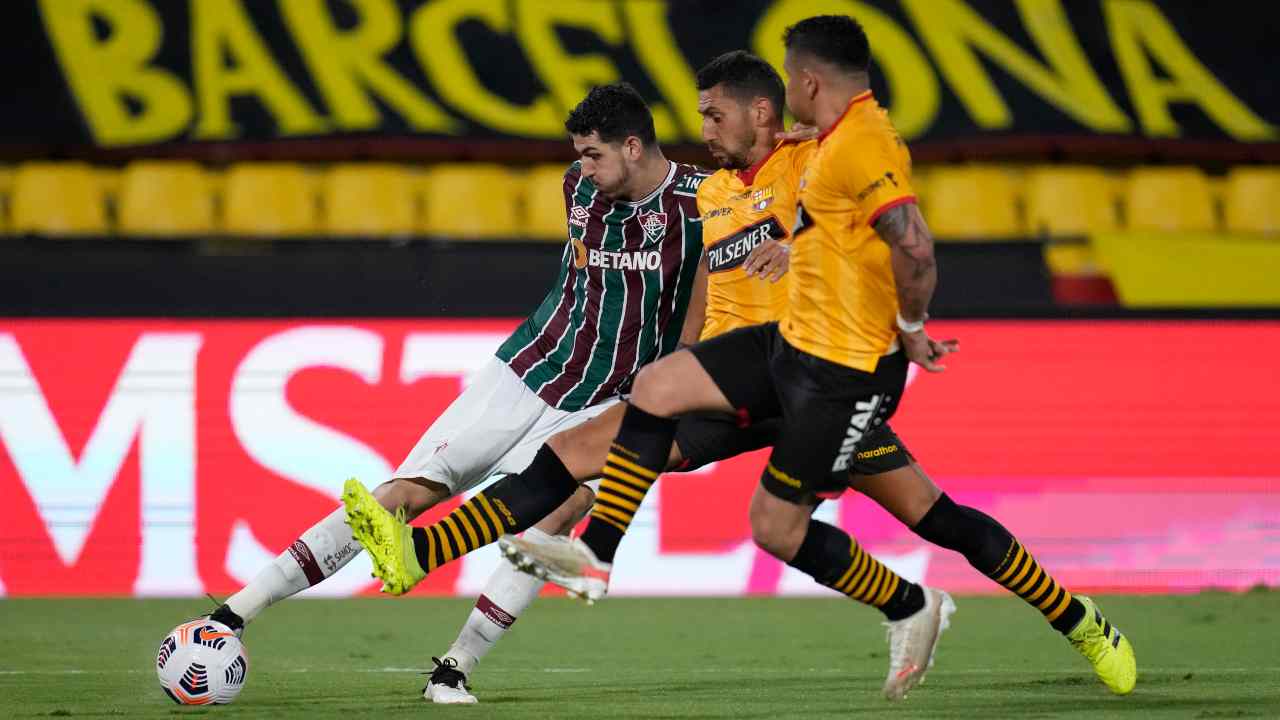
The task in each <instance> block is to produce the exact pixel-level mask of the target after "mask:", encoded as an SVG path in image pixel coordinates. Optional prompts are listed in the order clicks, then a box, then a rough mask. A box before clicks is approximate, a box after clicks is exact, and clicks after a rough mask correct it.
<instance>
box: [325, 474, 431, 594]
mask: <svg viewBox="0 0 1280 720" xmlns="http://www.w3.org/2000/svg"><path fill="white" fill-rule="evenodd" d="M342 505H343V507H344V508H345V509H346V512H347V525H350V526H351V534H352V535H353V536H354V537H355V539H356V542H358V543H360V544H361V545H363V546H364V549H365V550H366V551H368V553H369V558H370V559H371V560H373V574H374V576H375V577H377V578H379V579H380V580H382V592H384V593H388V594H391V595H403V594H405V593H407V592H409V590H410V589H412V588H413V586H414V585H417V584H418V583H419V582H421V581H422V579H423V578H425V577H426V576H427V573H426V572H425V571H424V570H423V569H422V567H421V566H420V565H419V564H418V556H417V554H416V553H415V552H414V550H413V529H412V528H410V527H409V524H408V523H406V522H405V521H404V509H403V508H401V509H400V510H398V511H397V512H396V514H395V515H392V514H391V513H389V512H387V509H386V508H384V507H382V504H381V503H379V502H378V500H377V498H375V497H374V496H373V495H372V494H370V493H369V491H368V490H366V489H365V487H364V485H361V484H360V481H359V480H356V479H355V478H351V479H350V480H347V482H346V484H344V485H343V486H342Z"/></svg>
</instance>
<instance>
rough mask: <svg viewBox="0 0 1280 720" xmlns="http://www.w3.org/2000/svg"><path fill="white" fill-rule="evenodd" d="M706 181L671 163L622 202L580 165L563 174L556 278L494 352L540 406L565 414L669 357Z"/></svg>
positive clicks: (698, 238) (697, 240) (695, 256)
mask: <svg viewBox="0 0 1280 720" xmlns="http://www.w3.org/2000/svg"><path fill="white" fill-rule="evenodd" d="M706 176H707V173H706V172H705V171H703V170H702V169H700V168H697V167H694V166H692V165H680V164H676V163H671V168H670V171H669V172H668V174H667V178H666V180H664V181H663V183H662V184H661V185H660V186H659V187H658V188H657V189H655V190H654V191H653V192H652V193H650V194H649V196H648V197H645V198H641V199H639V200H637V201H635V202H625V201H610V200H608V199H606V198H605V197H604V196H603V195H601V194H600V193H599V192H597V190H596V188H595V185H593V184H592V182H591V181H590V180H588V179H587V178H585V177H583V175H582V170H581V167H580V166H579V164H578V163H576V162H575V163H574V164H573V165H571V166H570V167H569V169H568V171H567V172H565V175H564V202H565V210H566V212H567V223H568V225H567V226H568V235H569V236H568V238H567V242H566V243H565V247H564V254H563V256H562V264H561V267H560V273H559V275H558V276H557V277H556V281H555V284H554V285H553V286H552V287H551V291H550V292H548V293H547V296H546V298H545V299H543V301H542V304H541V305H539V306H538V309H537V310H535V311H534V313H533V314H532V315H530V316H529V317H528V318H527V319H526V320H525V321H524V322H523V323H521V325H520V327H518V328H517V329H516V331H515V332H514V333H513V334H512V335H511V337H509V338H507V340H506V342H504V343H503V344H502V346H501V347H500V348H498V353H497V354H498V358H499V359H501V360H502V361H504V362H505V363H507V365H508V366H510V368H511V369H512V370H513V371H514V372H515V373H516V375H518V376H520V379H521V380H523V381H524V383H525V385H527V386H528V387H529V389H531V390H533V391H534V392H535V393H537V394H538V397H540V398H542V399H543V400H544V401H545V402H546V403H547V404H548V405H550V406H552V407H554V408H559V409H561V410H567V411H570V412H572V411H576V410H581V409H582V408H584V407H587V406H590V405H592V404H595V403H597V402H600V401H601V400H604V399H606V398H609V397H612V396H613V395H616V394H617V393H618V391H619V388H621V387H622V386H623V385H624V384H625V383H627V382H628V381H629V380H630V379H631V377H632V376H633V375H634V374H635V372H636V371H637V370H639V369H640V366H642V365H644V364H645V363H649V362H652V361H653V360H655V359H657V358H659V357H661V356H662V355H665V354H667V353H669V352H671V351H672V350H675V348H676V345H677V343H678V342H679V340H680V331H681V328H682V326H683V324H684V316H685V310H686V309H687V308H688V305H689V295H690V293H691V291H692V288H693V278H694V275H695V274H696V272H697V269H698V262H699V260H700V257H701V254H702V224H701V222H700V221H699V217H698V205H697V194H698V185H699V184H700V183H701V182H702V180H703V178H705V177H706Z"/></svg>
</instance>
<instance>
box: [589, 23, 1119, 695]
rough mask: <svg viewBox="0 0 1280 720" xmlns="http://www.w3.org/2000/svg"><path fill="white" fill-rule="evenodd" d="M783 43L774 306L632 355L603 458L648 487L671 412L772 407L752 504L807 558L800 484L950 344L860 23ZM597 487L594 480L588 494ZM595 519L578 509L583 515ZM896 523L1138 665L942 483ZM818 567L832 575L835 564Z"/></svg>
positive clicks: (926, 241) (1099, 668)
mask: <svg viewBox="0 0 1280 720" xmlns="http://www.w3.org/2000/svg"><path fill="white" fill-rule="evenodd" d="M784 43H785V45H786V47H787V52H786V60H785V69H786V71H787V75H788V83H787V90H786V93H787V105H788V107H789V108H790V109H791V111H792V113H793V114H794V115H795V117H796V119H797V121H799V122H802V123H806V124H810V125H815V126H817V127H818V128H819V129H820V130H821V134H820V135H819V138H818V148H817V149H816V150H815V152H814V154H813V157H812V158H810V160H809V163H808V165H807V166H806V168H805V171H804V173H803V176H802V178H801V179H800V187H799V201H798V206H797V213H796V222H795V226H794V228H793V231H792V236H793V237H792V239H791V242H792V249H791V251H790V275H791V278H790V287H789V293H788V302H787V305H786V309H785V311H784V314H783V316H782V319H781V321H780V322H779V323H769V324H764V325H758V326H753V327H748V328H740V329H737V330H733V331H730V332H728V333H725V334H722V335H719V336H716V337H714V338H711V339H710V340H704V341H701V342H699V343H698V344H696V345H694V346H693V347H691V348H689V349H687V350H682V351H678V352H675V353H672V354H671V355H668V356H666V357H664V358H662V359H660V360H658V361H657V362H655V363H653V364H651V365H648V366H646V367H644V368H642V369H641V371H640V372H639V374H638V375H637V377H636V381H635V384H634V386H633V390H632V395H631V398H630V404H629V405H628V406H627V409H626V411H625V414H624V417H623V421H622V426H621V428H620V430H619V432H618V435H617V436H616V438H615V440H614V442H613V445H612V448H611V450H610V452H609V454H608V457H607V460H606V463H605V466H604V469H603V470H602V473H603V474H604V476H605V477H606V478H613V479H617V480H619V481H621V482H622V483H623V484H625V485H629V486H631V487H647V486H648V485H649V484H651V483H652V482H653V479H654V478H656V477H657V473H658V472H660V471H661V470H662V469H663V468H664V467H665V466H666V463H667V460H668V452H669V448H670V447H671V441H672V438H673V436H674V435H675V434H676V428H677V418H678V417H679V416H682V415H687V414H689V413H694V412H706V411H718V412H738V413H745V414H747V415H749V416H751V417H755V418H763V417H769V416H771V415H774V414H776V415H780V416H781V418H782V422H783V427H782V430H781V432H780V435H779V437H778V438H777V441H776V442H775V443H774V445H773V452H772V454H771V455H770V460H769V464H768V465H767V466H766V468H765V472H764V473H763V476H762V478H761V487H762V488H763V489H764V491H766V492H765V493H757V498H755V499H753V507H752V515H753V519H754V518H755V517H756V515H757V514H759V515H761V516H762V517H769V518H771V520H770V522H771V524H773V525H774V526H775V527H776V528H777V529H776V530H775V531H774V532H773V533H771V535H772V536H773V542H774V543H775V545H776V547H775V548H774V551H775V552H776V551H778V550H781V551H782V552H783V554H787V552H788V551H790V552H793V553H794V556H793V559H792V560H791V564H792V565H795V566H805V565H812V566H814V567H819V566H823V565H824V562H823V560H824V555H826V554H829V550H830V547H831V545H832V544H833V542H832V540H833V538H834V536H828V537H827V538H824V537H822V535H823V534H824V533H823V532H822V531H823V530H824V528H822V527H821V526H820V525H819V524H814V523H812V522H811V521H810V519H809V517H808V513H809V508H810V506H808V505H807V504H806V502H805V501H806V499H807V498H808V497H810V496H811V495H812V494H813V492H814V490H815V489H816V488H819V487H821V486H822V484H823V483H825V482H827V481H828V478H829V477H830V475H831V473H833V472H842V471H846V470H848V469H849V468H850V467H851V463H853V462H855V461H856V460H858V459H859V454H860V453H862V452H868V451H870V450H871V448H872V447H873V446H871V445H869V444H868V442H867V440H868V439H869V438H870V437H872V436H873V435H874V434H875V433H876V432H877V431H878V429H879V428H881V427H885V426H886V425H887V423H888V422H889V419H890V418H891V417H892V415H893V413H894V411H895V410H896V408H897V406H898V403H899V402H900V400H901V397H902V393H903V390H904V388H905V385H906V375H907V365H908V362H909V361H910V362H916V363H918V364H919V365H920V366H921V367H923V368H924V369H926V370H928V371H932V372H938V371H941V370H943V369H944V368H943V366H941V365H940V364H939V362H938V361H939V360H940V359H941V358H942V357H943V356H945V355H946V354H947V353H948V352H950V350H951V349H952V348H951V347H950V346H949V345H947V344H946V343H940V342H937V341H935V340H933V339H932V338H930V337H929V335H928V334H927V333H926V332H925V328H924V324H925V320H926V319H927V315H926V310H927V308H928V305H929V300H930V299H931V297H932V295H933V290H934V286H935V284H936V282H937V265H936V263H935V260H934V256H933V241H932V238H931V236H930V235H929V230H928V227H927V226H926V225H925V222H924V220H923V218H922V217H921V215H920V212H919V210H918V208H917V207H916V202H915V195H914V193H913V192H912V189H911V159H910V155H909V153H908V152H907V148H906V145H905V144H904V143H903V141H902V138H901V137H900V136H899V135H898V133H897V132H896V131H895V130H894V128H893V126H892V124H891V123H890V121H889V118H888V115H887V113H885V111H884V110H883V109H882V108H881V107H880V105H879V104H878V103H877V102H876V100H875V98H874V97H873V96H872V95H871V92H870V90H869V79H868V68H869V65H870V47H869V43H868V40H867V37H866V35H865V33H864V32H863V30H862V28H861V26H860V25H858V23H857V22H856V21H854V20H853V19H852V18H849V17H845V16H820V17H814V18H809V19H807V20H804V21H801V22H799V23H797V24H796V25H794V26H792V27H790V28H788V29H787V32H786V34H785V36H784ZM912 469H913V470H914V469H915V467H914V465H913V466H912ZM922 484H923V483H922ZM927 485H928V486H930V487H931V485H932V484H931V483H927ZM933 491H934V492H936V488H935V489H933ZM604 495H606V493H605V492H604V488H603V487H602V493H601V496H600V497H598V498H597V503H596V507H597V510H598V509H599V508H600V504H601V501H602V500H603V499H604ZM599 518H600V516H599V515H598V514H596V513H595V512H594V511H593V521H592V526H595V524H596V523H595V520H596V519H599ZM912 525H913V530H915V531H916V532H917V533H919V534H920V535H921V536H922V537H925V538H926V539H929V540H931V541H933V542H937V543H939V544H941V545H944V546H947V547H953V548H956V549H960V550H961V551H962V552H964V553H965V555H966V557H967V558H968V559H969V561H970V562H971V563H972V564H973V565H974V566H975V567H977V568H978V569H979V570H981V571H982V572H984V573H985V574H987V575H988V576H989V577H991V578H992V579H993V580H995V581H996V582H997V583H1000V584H1001V585H1002V586H1004V587H1006V588H1007V589H1009V590H1011V591H1012V592H1014V593H1015V594H1017V595H1019V596H1020V597H1022V598H1023V599H1024V600H1025V601H1027V602H1028V603H1030V604H1032V605H1034V606H1035V607H1036V608H1037V609H1039V610H1040V611H1041V612H1042V613H1044V615H1045V618H1046V620H1048V621H1049V622H1050V623H1051V624H1052V625H1053V626H1054V627H1055V629H1058V630H1059V631H1061V632H1062V633H1063V634H1065V635H1066V636H1067V637H1068V639H1069V640H1070V641H1071V643H1072V644H1073V645H1074V646H1075V647H1076V648H1077V649H1078V650H1079V651H1080V652H1081V653H1082V654H1083V655H1085V657H1086V658H1087V659H1089V661H1090V662H1091V663H1092V664H1093V666H1094V669H1095V671H1096V672H1097V674H1098V676H1099V677H1100V678H1101V679H1102V680H1103V682H1104V683H1105V684H1106V685H1107V686H1108V687H1109V688H1110V689H1111V690H1112V691H1113V692H1116V693H1119V694H1124V693H1128V692H1130V691H1131V690H1132V689H1133V686H1134V683H1135V681H1136V678H1137V669H1136V663H1135V660H1134V654H1133V648H1132V646H1131V645H1130V643H1129V641H1128V639H1127V638H1126V637H1125V636H1124V635H1122V634H1121V633H1120V632H1119V630H1117V629H1116V628H1115V627H1113V626H1112V625H1111V624H1110V623H1109V622H1107V621H1106V620H1105V619H1104V618H1103V617H1102V614H1101V612H1099V611H1098V609H1097V608H1096V606H1094V605H1093V603H1092V602H1091V601H1089V600H1088V598H1083V597H1075V596H1072V594H1071V593H1070V592H1069V591H1067V590H1066V588H1064V587H1062V586H1061V585H1059V584H1058V582H1057V581H1056V580H1054V578H1053V577H1052V576H1051V575H1049V574H1048V573H1047V572H1045V570H1044V569H1043V568H1042V567H1040V565H1039V564H1038V563H1037V562H1036V560H1035V559H1034V558H1033V557H1032V556H1031V554H1030V553H1028V552H1026V550H1025V549H1024V548H1023V547H1022V546H1021V544H1019V543H1018V541H1017V540H1016V539H1015V538H1013V536H1012V535H1010V534H1009V533H1008V531H1007V530H1005V529H1004V528H1003V527H1002V526H1000V525H999V523H996V522H995V521H994V520H993V519H991V518H989V517H987V516H986V515H984V514H982V513H980V512H978V511H976V510H973V509H971V508H961V507H959V506H956V505H955V504H954V503H952V502H951V501H950V500H949V498H945V496H940V497H937V498H936V501H935V502H934V504H933V506H932V507H930V508H929V509H928V511H927V512H926V513H925V514H924V516H923V517H922V518H920V519H919V521H918V522H915V523H912ZM590 529H591V528H590V527H589V528H588V531H590ZM623 529H624V530H625V527H623ZM971 533H972V536H971V537H970V536H969V535H970V534H971ZM584 537H585V536H584ZM827 562H829V561H827ZM849 572H856V567H851V568H850V570H849ZM811 574H814V575H815V577H816V578H818V579H819V582H824V578H823V577H822V576H821V575H819V574H818V573H811ZM825 580H826V581H828V582H829V583H830V584H831V585H832V586H833V587H837V588H839V587H841V586H840V580H839V579H834V580H833V579H832V578H830V576H827V578H825ZM926 598H927V600H928V602H927V604H926V606H925V609H924V611H923V612H925V613H931V614H935V615H936V614H938V613H944V612H945V609H946V608H945V607H944V606H943V604H942V601H944V600H945V599H946V598H945V596H944V595H942V594H940V593H936V592H935V591H929V592H928V593H926ZM941 627H942V626H941V625H940V624H935V625H934V626H933V637H926V638H924V639H921V638H919V637H916V638H911V637H906V638H904V642H906V643H907V644H909V645H911V644H915V643H921V644H928V645H930V653H929V654H930V655H931V645H932V643H933V642H935V641H936V634H937V632H938V631H939V630H940V628H941ZM926 669H927V667H904V668H903V670H902V673H903V681H902V682H901V683H899V684H898V686H897V687H896V688H895V687H893V685H894V683H893V677H892V676H891V677H890V679H889V680H890V682H888V683H886V694H888V695H890V697H894V696H897V697H901V696H902V694H905V691H906V689H909V688H910V686H911V685H912V684H913V683H914V682H917V681H918V680H919V678H921V677H922V676H923V674H924V671H925V670H926ZM895 690H898V691H901V692H900V693H898V692H895Z"/></svg>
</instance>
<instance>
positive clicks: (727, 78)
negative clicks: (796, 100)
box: [698, 50, 786, 117]
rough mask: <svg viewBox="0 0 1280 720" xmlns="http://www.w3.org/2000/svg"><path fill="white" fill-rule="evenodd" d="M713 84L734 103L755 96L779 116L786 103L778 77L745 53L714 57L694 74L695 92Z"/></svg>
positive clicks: (784, 91)
mask: <svg viewBox="0 0 1280 720" xmlns="http://www.w3.org/2000/svg"><path fill="white" fill-rule="evenodd" d="M716 85H721V86H723V87H724V90H725V92H726V93H728V94H730V95H732V96H733V97H734V98H735V99H737V100H742V101H746V102H750V101H751V100H754V99H756V98H758V97H762V98H765V99H767V100H768V101H769V102H770V103H772V104H773V110H774V112H776V113H777V114H778V117H782V107H783V103H785V102H786V88H784V87H783V85H782V78H781V77H779V76H778V71H777V70H774V69H773V66H772V65H770V64H769V63H768V62H767V61H766V60H765V59H764V58H762V57H760V56H759V55H753V54H751V53H749V52H747V51H746V50H733V51H730V52H727V53H725V54H723V55H720V56H719V57H717V58H715V59H714V60H712V61H711V62H709V63H707V64H706V65H703V66H702V69H701V70H699V71H698V89H699V90H710V89H711V88H713V87H715V86H716Z"/></svg>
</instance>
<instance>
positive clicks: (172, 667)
mask: <svg viewBox="0 0 1280 720" xmlns="http://www.w3.org/2000/svg"><path fill="white" fill-rule="evenodd" d="M156 674H157V675H159V676H160V689H161V690H164V693H165V694H166V695H168V696H169V697H170V698H171V699H172V700H173V701H174V702H176V703H178V704H179V705H226V704H227V703H229V702H231V701H232V700H235V699H236V696H237V695H239V694H240V691H241V690H242V689H243V688H244V681H245V677H246V676H247V675H248V674H249V656H248V655H246V654H245V650H244V644H243V643H241V642H240V638H238V637H236V634H235V633H234V632H232V631H231V628H229V627H227V626H226V625H223V624H222V623H220V622H215V621H213V620H209V619H208V618H201V619H199V620H192V621H190V622H184V623H182V624H181V625H179V626H178V627H176V628H174V629H173V631H172V632H170V633H169V636H168V637H166V638H165V639H164V642H162V643H160V651H159V652H157V653H156Z"/></svg>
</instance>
